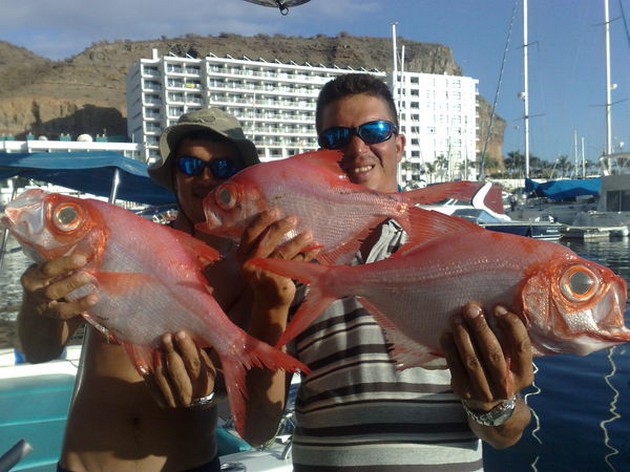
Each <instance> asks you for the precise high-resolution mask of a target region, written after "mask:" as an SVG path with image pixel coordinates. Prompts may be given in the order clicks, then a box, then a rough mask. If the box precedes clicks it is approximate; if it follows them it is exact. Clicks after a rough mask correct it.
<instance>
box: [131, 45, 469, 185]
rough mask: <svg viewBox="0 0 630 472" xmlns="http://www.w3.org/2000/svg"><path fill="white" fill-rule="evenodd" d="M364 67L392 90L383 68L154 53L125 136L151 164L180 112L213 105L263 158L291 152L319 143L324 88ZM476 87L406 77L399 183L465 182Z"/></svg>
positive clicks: (137, 83)
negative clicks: (318, 121) (228, 116)
mask: <svg viewBox="0 0 630 472" xmlns="http://www.w3.org/2000/svg"><path fill="white" fill-rule="evenodd" d="M357 72H367V73H370V74H373V75H375V76H377V77H380V78H381V79H382V80H384V81H386V82H387V83H388V84H389V85H390V88H391V87H392V83H393V77H392V75H391V74H388V73H386V72H384V71H379V70H366V69H359V70H357V69H352V68H350V67H342V66H333V67H327V66H324V65H322V64H309V63H301V64H298V63H297V62H293V61H291V62H289V63H283V62H280V61H277V60H276V61H273V62H268V61H266V60H264V59H262V58H259V59H257V60H252V59H249V58H247V57H242V58H239V59H236V58H233V57H231V56H226V57H217V56H215V55H213V54H209V55H208V56H206V57H204V58H202V59H199V58H193V57H179V56H174V55H168V56H162V57H160V56H158V54H157V51H155V50H154V52H153V57H152V58H149V59H141V60H140V61H138V62H137V63H135V64H133V65H132V67H131V68H130V70H129V73H128V75H127V83H126V89H127V127H128V134H129V136H130V138H131V139H132V140H133V141H134V142H136V143H139V144H141V147H142V148H143V158H144V159H145V160H146V161H147V162H152V161H154V160H156V159H157V158H158V142H159V136H160V132H161V131H162V130H163V129H164V128H165V127H167V126H170V125H172V124H174V123H175V122H176V121H177V119H178V118H179V116H180V115H182V114H183V113H186V112H189V111H192V110H196V109H199V108H203V107H208V106H215V107H219V108H221V109H223V110H225V111H227V112H230V113H232V114H233V115H234V116H236V117H237V118H238V119H239V121H240V122H241V124H242V126H243V129H244V131H245V134H246V136H247V137H249V138H250V139H251V140H252V141H254V142H255V144H256V146H257V148H258V152H259V154H260V158H261V160H262V161H268V160H272V159H280V158H285V157H289V156H291V155H294V154H298V153H301V152H305V151H310V150H314V149H317V135H316V133H315V104H316V100H317V95H318V93H319V90H320V88H321V87H322V86H323V85H324V84H325V83H326V82H328V81H330V80H332V79H333V78H335V77H337V76H339V75H341V74H346V73H357ZM476 84H477V81H476V80H473V79H470V78H467V77H454V76H447V75H434V74H421V73H413V72H405V73H399V80H398V81H397V85H396V87H394V88H393V90H394V92H395V95H396V97H397V101H398V105H399V111H400V118H401V132H403V133H405V135H406V136H407V150H406V155H405V156H404V159H403V164H402V166H401V173H400V184H401V186H403V187H411V186H417V185H418V183H419V182H420V181H425V182H427V183H431V182H434V181H437V180H440V179H441V180H447V179H448V180H452V179H454V178H465V177H466V174H465V170H466V168H467V166H466V165H465V162H468V160H470V164H469V166H470V167H471V168H472V167H474V164H473V162H474V160H475V149H476V95H477V91H476ZM445 100H446V101H445ZM436 162H437V163H440V167H439V173H438V172H437V171H436V169H435V166H434V163H436ZM432 166H433V167H432ZM429 171H431V172H429ZM471 171H472V169H471ZM467 176H468V178H473V177H474V174H471V173H469V174H467ZM436 179H437V180H436Z"/></svg>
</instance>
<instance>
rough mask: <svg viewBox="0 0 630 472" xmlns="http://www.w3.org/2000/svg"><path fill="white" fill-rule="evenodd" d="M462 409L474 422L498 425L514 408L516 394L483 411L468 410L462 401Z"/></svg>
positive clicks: (503, 421) (510, 414) (505, 419)
mask: <svg viewBox="0 0 630 472" xmlns="http://www.w3.org/2000/svg"><path fill="white" fill-rule="evenodd" d="M462 405H463V406H464V410H466V413H467V414H468V416H470V417H471V418H472V419H473V420H474V421H475V422H477V423H479V424H481V425H484V426H500V425H502V424H503V423H505V422H506V421H507V420H509V419H510V418H511V417H512V413H514V409H515V408H516V395H514V396H513V397H512V398H510V399H509V400H506V401H504V402H502V403H499V404H498V405H497V406H495V407H494V408H493V409H492V410H490V411H487V412H485V413H478V412H474V411H472V410H470V409H469V408H468V407H467V406H466V404H465V403H462Z"/></svg>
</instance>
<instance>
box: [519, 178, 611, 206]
mask: <svg viewBox="0 0 630 472" xmlns="http://www.w3.org/2000/svg"><path fill="white" fill-rule="evenodd" d="M601 187H602V179H601V178H600V177H596V178H594V179H566V180H550V181H549V182H545V183H538V182H534V181H533V180H532V179H525V192H527V194H528V195H529V194H531V193H533V194H534V195H535V196H537V197H546V198H550V199H552V200H558V201H560V200H573V199H575V197H580V196H583V195H592V196H598V195H599V193H600V189H601Z"/></svg>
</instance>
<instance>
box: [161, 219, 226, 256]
mask: <svg viewBox="0 0 630 472" xmlns="http://www.w3.org/2000/svg"><path fill="white" fill-rule="evenodd" d="M166 229H168V230H169V231H171V232H172V234H173V235H174V236H175V237H176V238H177V240H178V241H179V242H180V243H181V245H182V247H183V248H184V249H186V252H188V254H190V255H191V256H193V257H196V258H198V259H200V260H201V261H203V262H204V263H205V264H206V265H207V264H210V263H213V262H216V261H218V260H219V259H221V254H220V253H219V251H217V250H216V249H214V248H213V247H210V246H208V245H207V244H206V243H204V242H203V241H201V240H200V239H196V238H191V237H189V235H188V234H187V233H183V232H181V231H179V230H177V229H173V228H170V227H166Z"/></svg>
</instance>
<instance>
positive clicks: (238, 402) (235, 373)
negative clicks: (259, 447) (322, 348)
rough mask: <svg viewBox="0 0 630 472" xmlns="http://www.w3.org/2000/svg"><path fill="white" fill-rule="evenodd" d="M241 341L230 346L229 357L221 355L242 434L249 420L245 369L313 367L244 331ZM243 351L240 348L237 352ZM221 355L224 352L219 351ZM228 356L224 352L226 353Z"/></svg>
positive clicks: (293, 369) (305, 370)
mask: <svg viewBox="0 0 630 472" xmlns="http://www.w3.org/2000/svg"><path fill="white" fill-rule="evenodd" d="M240 334H241V336H240V338H239V339H238V342H237V343H236V344H235V345H234V346H233V348H234V349H231V350H230V352H231V353H233V354H230V355H229V356H227V358H223V357H222V358H221V366H222V370H223V376H224V378H225V386H226V389H227V393H228V400H229V402H230V409H231V411H232V416H233V417H234V423H235V425H236V431H237V432H238V433H239V434H240V435H241V436H242V435H243V433H244V430H245V420H246V400H247V388H246V371H247V370H249V369H251V368H252V367H258V368H262V367H265V368H267V369H271V370H274V371H275V370H280V369H281V370H284V371H285V372H298V371H300V372H303V373H305V374H309V373H310V369H309V368H308V367H307V366H306V365H305V364H303V363H302V362H300V361H298V360H297V359H295V358H293V357H292V356H290V355H289V354H287V353H285V352H282V351H281V350H280V349H276V348H274V347H272V346H270V345H269V344H266V343H264V342H262V341H260V340H258V339H256V338H254V337H252V336H249V335H248V334H247V333H245V332H244V331H241V333H240ZM238 351H240V352H238ZM219 355H220V356H221V353H219ZM224 357H225V356H224Z"/></svg>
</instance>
